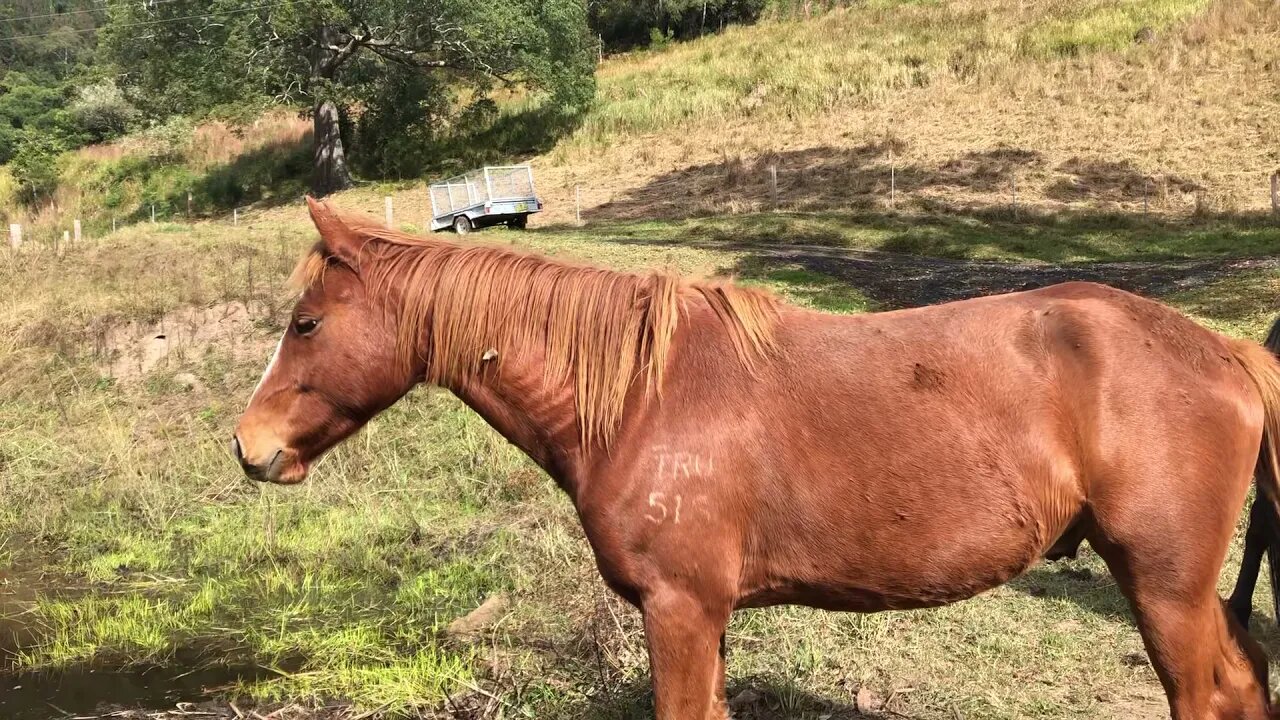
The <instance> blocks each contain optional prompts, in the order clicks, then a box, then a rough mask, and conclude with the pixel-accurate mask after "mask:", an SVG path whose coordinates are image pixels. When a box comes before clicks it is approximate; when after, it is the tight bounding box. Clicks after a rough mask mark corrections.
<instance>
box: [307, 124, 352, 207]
mask: <svg viewBox="0 0 1280 720" xmlns="http://www.w3.org/2000/svg"><path fill="white" fill-rule="evenodd" d="M341 122H342V121H341V119H340V118H339V116H338V106H337V105H335V104H333V102H332V101H330V100H324V101H322V102H320V103H319V104H317V105H316V108H315V143H316V151H315V165H314V167H313V169H312V175H311V192H312V194H314V195H315V196H316V197H324V196H325V195H328V194H329V193H332V192H337V191H338V190H345V189H347V188H349V187H351V172H350V171H348V170H347V156H346V154H345V153H344V152H343V150H342V126H341Z"/></svg>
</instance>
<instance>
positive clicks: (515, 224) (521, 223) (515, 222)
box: [507, 215, 529, 230]
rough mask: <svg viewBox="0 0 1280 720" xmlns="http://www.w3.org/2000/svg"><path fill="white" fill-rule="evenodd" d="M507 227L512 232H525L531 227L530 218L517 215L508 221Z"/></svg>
mask: <svg viewBox="0 0 1280 720" xmlns="http://www.w3.org/2000/svg"><path fill="white" fill-rule="evenodd" d="M507 227H509V228H511V229H512V230H523V229H525V228H527V227H529V216H528V215H517V216H515V217H513V218H511V219H510V220H508V221H507Z"/></svg>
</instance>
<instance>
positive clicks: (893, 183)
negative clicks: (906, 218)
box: [889, 145, 898, 208]
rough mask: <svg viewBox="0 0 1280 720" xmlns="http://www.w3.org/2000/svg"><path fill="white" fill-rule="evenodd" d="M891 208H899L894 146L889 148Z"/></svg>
mask: <svg viewBox="0 0 1280 720" xmlns="http://www.w3.org/2000/svg"><path fill="white" fill-rule="evenodd" d="M889 207H891V208H896V207H898V163H897V162H895V161H894V159H893V145H890V146H889Z"/></svg>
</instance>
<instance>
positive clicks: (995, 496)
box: [743, 457, 1083, 612]
mask: <svg viewBox="0 0 1280 720" xmlns="http://www.w3.org/2000/svg"><path fill="white" fill-rule="evenodd" d="M1016 465H1018V467H1016V468H1010V469H1009V470H1007V471H1003V472H1002V471H993V470H992V468H990V467H987V468H984V467H980V466H966V464H965V463H959V464H956V465H952V466H950V467H947V466H946V465H945V464H944V465H943V466H942V467H941V468H940V472H939V473H938V474H932V475H925V476H920V477H918V478H911V479H907V478H901V477H894V476H890V475H885V474H883V473H881V474H879V475H877V474H876V473H874V472H870V471H869V472H868V475H869V476H870V478H869V479H868V478H867V477H863V478H857V477H853V478H848V479H846V480H844V481H841V482H832V483H814V485H816V486H817V487H820V488H825V490H815V492H813V493H806V492H800V493H796V494H794V495H792V497H791V500H790V507H788V508H787V509H786V511H785V512H783V513H780V514H779V515H778V516H775V517H773V518H771V519H767V520H765V521H764V522H763V523H762V524H761V527H759V528H756V529H755V530H754V531H753V532H752V536H754V537H756V538H758V540H757V543H756V545H755V552H754V553H753V554H752V557H754V558H756V560H757V567H758V569H759V570H760V572H759V573H758V574H757V575H756V577H755V578H752V580H758V581H759V584H758V586H756V587H752V588H750V589H748V590H747V592H745V593H744V601H743V604H744V605H768V604H774V603H799V604H805V605H812V606H815V607H822V608H827V609H835V610H856V611H864V612H870V611H878V610H888V609H905V608H920V607H932V606H937V605H943V604H946V603H950V602H955V601H958V600H964V599H967V598H970V597H973V596H974V595H977V594H979V593H981V592H983V591H986V590H989V589H991V588H994V587H996V586H999V585H1002V584H1004V583H1006V582H1008V581H1009V580H1011V579H1013V578H1014V577H1017V576H1018V575H1020V574H1022V573H1023V572H1025V571H1026V570H1027V569H1028V568H1030V567H1031V566H1033V565H1034V564H1036V563H1037V562H1038V561H1039V560H1040V558H1042V557H1043V556H1044V553H1045V552H1046V550H1048V549H1049V548H1050V547H1051V546H1052V545H1053V544H1054V543H1055V541H1057V540H1058V539H1059V537H1060V536H1062V534H1063V533H1064V532H1065V531H1067V530H1068V528H1070V527H1071V526H1072V524H1073V523H1074V522H1076V521H1077V519H1078V518H1079V515H1080V510H1081V508H1082V507H1083V496H1082V494H1081V492H1080V490H1079V487H1078V484H1077V483H1076V482H1075V473H1074V472H1073V470H1072V469H1071V468H1070V467H1069V466H1067V467H1064V466H1063V464H1062V463H1054V462H1051V461H1049V460H1048V458H1047V457H1039V458H1023V459H1022V461H1021V462H1020V463H1016ZM833 488H837V489H836V490H835V491H833ZM779 518H781V519H779ZM788 518H795V519H797V521H796V522H792V521H790V520H788Z"/></svg>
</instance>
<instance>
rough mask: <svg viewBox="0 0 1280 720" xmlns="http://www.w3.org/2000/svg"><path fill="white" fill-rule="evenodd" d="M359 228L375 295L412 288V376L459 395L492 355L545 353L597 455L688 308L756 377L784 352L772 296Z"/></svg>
mask: <svg viewBox="0 0 1280 720" xmlns="http://www.w3.org/2000/svg"><path fill="white" fill-rule="evenodd" d="M348 226H349V229H350V231H351V232H352V233H353V234H355V236H356V237H357V238H358V243H359V244H360V246H361V249H360V254H359V267H358V268H355V270H356V272H357V273H358V274H359V275H360V276H361V278H362V279H363V280H364V282H365V286H366V287H367V288H368V289H369V292H370V293H373V294H386V293H388V292H389V291H390V290H391V288H401V289H402V290H401V291H400V292H401V295H400V297H399V298H398V302H393V303H388V304H387V305H388V307H389V308H394V310H392V312H394V313H395V315H394V317H393V318H392V319H393V321H394V322H395V323H396V325H397V326H398V328H399V337H398V351H399V357H400V359H401V362H403V363H404V364H405V366H406V367H411V366H413V365H415V364H416V363H417V362H418V361H419V360H423V361H425V362H426V366H427V378H426V380H427V381H428V382H431V383H436V384H441V385H445V386H450V385H454V384H460V383H463V382H465V381H466V380H468V379H470V378H472V377H474V376H475V375H477V374H478V373H479V372H480V371H481V368H482V367H483V364H482V362H481V359H482V357H483V356H484V355H485V353H486V352H487V351H488V350H489V349H495V350H497V352H498V362H499V367H501V365H500V363H501V358H503V357H506V356H508V354H509V353H513V352H518V349H519V348H526V347H532V346H536V347H539V348H545V353H546V354H545V359H546V376H547V377H548V378H549V379H555V380H566V381H570V382H571V383H572V387H573V390H574V395H575V402H576V409H577V416H578V426H579V431H580V434H581V439H582V441H583V447H586V448H590V447H592V446H593V443H597V442H599V443H601V444H603V445H607V444H608V443H609V440H610V439H611V437H612V435H613V433H614V431H616V429H617V427H618V424H619V422H620V421H621V419H622V412H623V405H624V403H625V400H626V396H627V392H628V390H629V389H630V387H631V384H632V382H634V381H635V380H636V379H637V378H638V377H640V376H641V375H642V374H643V378H644V382H645V383H646V387H647V389H648V391H650V392H654V393H661V390H662V380H663V378H662V376H663V369H664V368H665V366H666V362H667V355H668V353H669V351H670V349H671V341H672V337H673V336H674V335H675V331H676V327H677V325H678V323H679V318H680V314H681V311H682V304H683V303H684V302H686V301H688V300H691V299H692V300H694V301H696V300H697V299H699V298H700V299H702V300H703V301H705V302H706V303H707V304H708V305H709V306H710V307H711V309H712V310H713V311H714V312H715V314H716V316H717V317H718V318H719V319H720V320H721V321H722V322H723V324H724V327H725V328H726V330H727V332H728V335H729V337H730V339H731V341H732V343H733V346H734V349H735V351H736V354H737V356H738V358H739V359H740V360H741V362H743V363H744V364H745V365H746V366H747V367H748V368H749V369H751V368H753V366H754V362H755V361H756V359H758V358H759V357H761V356H762V355H764V354H765V353H767V352H768V351H769V350H770V349H772V347H773V327H774V322H775V320H776V317H777V310H778V301H777V300H776V299H775V297H774V296H773V295H772V294H770V293H768V292H766V291H762V290H755V289H751V288H742V287H737V286H734V285H732V284H729V283H716V282H689V281H684V280H681V279H680V278H679V277H678V276H675V275H672V274H666V273H649V274H643V275H642V274H634V273H624V272H617V271H613V270H606V269H602V268H595V267H590V266H582V265H572V264H569V263H565V262H561V261H558V260H552V259H549V258H545V257H540V256H537V255H530V254H525V253H521V252H516V251H513V250H510V249H506V248H499V247H491V246H485V245H476V244H465V245H464V244H460V243H456V242H450V241H445V240H439V239H434V238H428V237H421V236H416V235H409V234H406V233H401V232H396V231H394V230H387V229H384V228H380V227H373V226H367V225H364V226H361V225H355V224H350V223H349V225H348ZM327 262H328V252H327V250H326V249H325V248H324V246H323V244H320V245H317V246H316V248H314V249H313V250H312V251H311V252H310V253H308V254H307V255H306V256H305V257H304V258H303V259H302V261H301V262H299V264H298V267H297V268H296V269H295V270H294V273H293V277H292V279H291V281H292V282H293V283H294V284H295V286H299V287H301V288H303V289H305V288H306V287H310V286H311V285H312V284H313V283H315V282H317V281H319V280H320V279H321V278H322V277H323V273H324V268H325V266H326V263H327ZM424 343H425V347H424ZM424 351H425V352H424Z"/></svg>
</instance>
